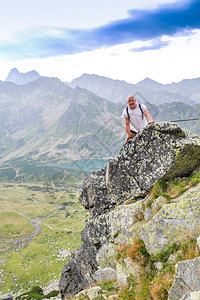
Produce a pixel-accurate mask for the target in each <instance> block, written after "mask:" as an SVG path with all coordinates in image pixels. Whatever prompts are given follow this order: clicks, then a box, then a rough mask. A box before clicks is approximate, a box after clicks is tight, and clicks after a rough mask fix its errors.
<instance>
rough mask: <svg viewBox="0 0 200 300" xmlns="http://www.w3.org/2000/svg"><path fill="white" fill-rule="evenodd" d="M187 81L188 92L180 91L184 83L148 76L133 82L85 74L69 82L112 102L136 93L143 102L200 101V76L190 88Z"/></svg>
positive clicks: (188, 102) (123, 99) (123, 100)
mask: <svg viewBox="0 0 200 300" xmlns="http://www.w3.org/2000/svg"><path fill="white" fill-rule="evenodd" d="M186 82H187V90H188V92H187V93H184V92H181V93H180V91H181V90H182V89H183V85H184V83H177V84H175V83H174V84H172V85H163V84H161V83H158V82H156V81H153V80H151V79H148V78H147V79H144V80H143V81H140V82H139V83H137V84H131V83H127V82H126V81H121V80H113V79H110V78H106V77H103V76H98V75H93V74H83V75H82V76H80V77H78V78H76V79H74V80H73V81H72V82H71V83H68V84H69V85H70V86H71V87H75V86H79V87H82V88H86V89H88V90H90V91H92V92H93V93H95V94H97V95H99V96H101V97H103V98H106V99H108V100H110V101H112V102H120V103H124V102H125V101H126V98H127V96H128V95H132V94H134V95H135V96H136V98H137V100H138V101H142V102H143V103H145V102H150V103H152V104H155V105H159V104H162V103H172V102H182V103H186V104H189V105H194V104H195V103H200V85H199V82H200V78H199V80H197V81H196V82H195V84H194V82H193V81H192V83H191V88H189V84H188V81H186ZM189 82H190V81H189ZM198 95H199V96H198Z"/></svg>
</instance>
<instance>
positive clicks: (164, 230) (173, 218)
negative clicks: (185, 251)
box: [142, 184, 200, 254]
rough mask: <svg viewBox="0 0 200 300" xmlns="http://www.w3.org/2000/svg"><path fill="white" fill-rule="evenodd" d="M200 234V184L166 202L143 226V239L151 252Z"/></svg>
mask: <svg viewBox="0 0 200 300" xmlns="http://www.w3.org/2000/svg"><path fill="white" fill-rule="evenodd" d="M199 235H200V184H199V185H198V186H196V187H194V188H192V189H190V190H188V191H187V192H185V193H184V194H183V195H182V196H180V197H179V198H177V199H176V203H171V204H165V205H164V206H163V207H162V208H161V209H160V211H159V212H158V213H157V214H156V215H155V216H154V217H153V219H152V220H150V221H149V222H148V223H146V224H145V225H143V227H142V239H143V241H144V243H145V245H146V249H147V250H148V252H149V253H151V254H157V253H158V252H161V251H163V250H165V249H166V248H168V247H169V246H171V245H172V244H174V243H180V242H181V241H182V240H184V239H185V240H186V239H189V238H197V237H198V236H199Z"/></svg>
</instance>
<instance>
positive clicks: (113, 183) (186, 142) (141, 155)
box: [80, 123, 200, 216]
mask: <svg viewBox="0 0 200 300" xmlns="http://www.w3.org/2000/svg"><path fill="white" fill-rule="evenodd" d="M199 161H200V138H199V137H198V136H195V135H193V134H191V133H188V132H187V131H184V130H182V129H181V128H180V127H179V126H178V125H177V124H175V123H159V124H151V125H150V126H147V127H146V128H144V129H143V130H142V131H140V132H139V133H138V134H137V136H136V138H135V139H134V140H133V141H131V142H130V143H128V144H125V145H124V147H123V149H122V150H121V151H120V154H119V155H118V157H117V158H115V159H111V160H109V162H108V164H107V168H106V169H102V170H100V171H97V172H93V173H92V174H91V175H90V176H89V177H88V178H87V179H86V180H85V182H84V184H83V187H82V191H81V194H80V202H81V203H82V204H83V205H84V206H85V207H86V208H87V209H90V211H91V214H92V216H96V215H99V214H102V213H105V211H108V210H109V209H112V208H113V207H114V206H115V205H117V204H120V203H123V202H124V201H125V200H126V199H131V198H135V199H136V198H141V197H144V196H145V194H146V193H147V191H149V189H150V188H151V187H152V186H153V185H154V183H155V182H156V181H157V180H159V179H161V178H166V179H167V178H173V177H178V176H184V175H188V174H190V173H191V172H192V171H193V170H194V169H195V168H196V167H197V166H198V165H199Z"/></svg>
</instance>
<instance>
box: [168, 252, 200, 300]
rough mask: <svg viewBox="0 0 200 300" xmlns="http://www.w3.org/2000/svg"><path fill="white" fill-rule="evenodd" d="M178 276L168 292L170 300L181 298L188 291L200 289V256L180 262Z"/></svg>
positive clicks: (177, 267)
mask: <svg viewBox="0 0 200 300" xmlns="http://www.w3.org/2000/svg"><path fill="white" fill-rule="evenodd" d="M176 270H177V271H176V276H175V277H174V281H173V284H172V287H171V289H170V290H169V293H168V300H179V299H181V298H182V297H183V296H184V295H185V294H186V293H190V292H195V291H199V288H200V277H199V274H200V257H197V258H195V259H191V260H185V261H181V262H178V263H177V265H176Z"/></svg>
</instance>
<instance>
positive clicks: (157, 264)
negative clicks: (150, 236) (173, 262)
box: [153, 261, 163, 271]
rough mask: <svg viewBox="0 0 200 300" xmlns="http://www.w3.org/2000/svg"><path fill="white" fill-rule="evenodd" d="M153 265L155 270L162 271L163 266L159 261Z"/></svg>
mask: <svg viewBox="0 0 200 300" xmlns="http://www.w3.org/2000/svg"><path fill="white" fill-rule="evenodd" d="M153 265H154V266H155V268H156V269H157V270H159V271H160V270H162V267H163V264H162V263H161V262H160V261H156V262H155V263H154V264H153Z"/></svg>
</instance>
